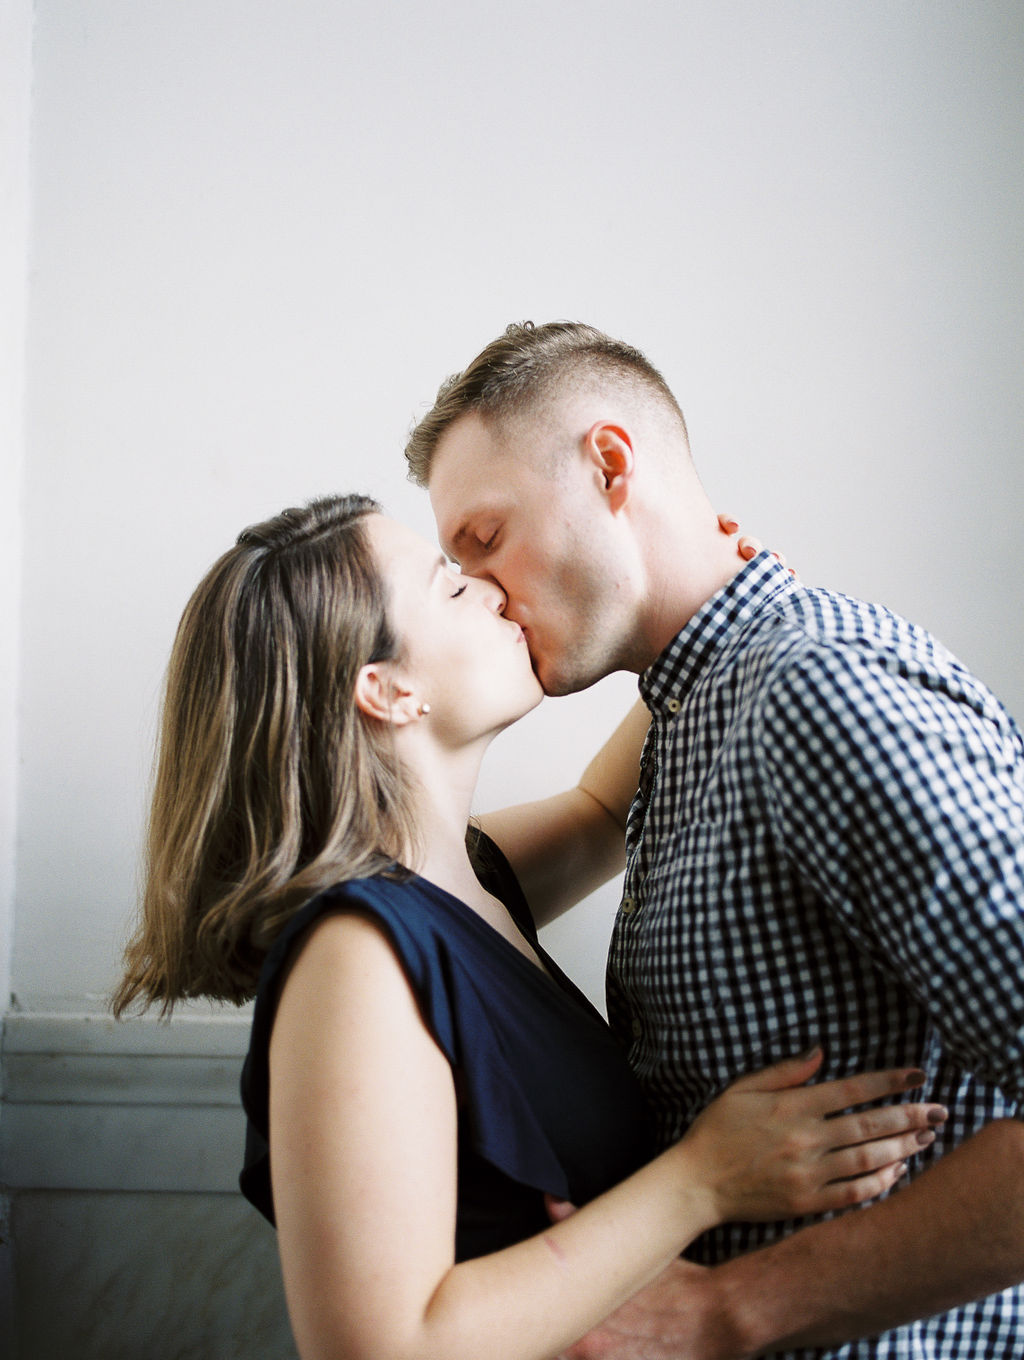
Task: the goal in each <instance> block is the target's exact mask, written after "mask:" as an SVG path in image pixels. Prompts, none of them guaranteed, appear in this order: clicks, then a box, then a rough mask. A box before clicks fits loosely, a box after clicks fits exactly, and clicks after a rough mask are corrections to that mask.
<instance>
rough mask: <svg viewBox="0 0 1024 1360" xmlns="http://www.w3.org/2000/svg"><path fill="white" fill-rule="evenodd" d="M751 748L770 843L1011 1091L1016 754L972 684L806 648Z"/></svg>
mask: <svg viewBox="0 0 1024 1360" xmlns="http://www.w3.org/2000/svg"><path fill="white" fill-rule="evenodd" d="M761 716H762V719H763V721H762V722H761V723H759V724H758V725H757V731H758V734H759V736H758V745H759V749H758V751H757V755H756V759H757V761H758V766H759V771H760V775H761V778H762V782H763V793H764V796H765V800H766V805H767V813H768V816H769V819H770V821H771V823H772V826H773V831H774V834H775V835H776V837H777V839H778V840H779V842H780V845H781V850H782V853H783V854H784V855H785V857H786V858H787V859H788V860H789V861H790V862H791V863H792V864H793V865H794V866H795V868H796V870H797V872H798V873H799V875H800V876H801V877H802V878H803V879H804V880H805V881H807V882H808V883H809V884H810V886H811V887H812V888H813V889H814V891H815V892H816V893H817V894H818V895H819V896H820V898H821V899H822V900H823V901H824V903H825V904H826V906H827V907H828V909H829V910H830V911H831V912H832V913H833V915H834V916H835V917H836V918H837V919H838V920H839V921H840V923H841V925H842V926H843V928H844V929H845V930H846V931H847V932H848V933H849V934H850V935H851V936H852V937H853V938H854V939H855V940H856V941H857V943H858V944H859V945H861V946H862V947H863V948H865V949H866V950H867V951H868V952H869V953H870V954H871V955H872V957H873V958H874V959H875V960H876V961H877V962H878V963H879V964H880V965H881V966H882V967H884V968H888V969H889V970H891V971H894V972H896V973H897V974H898V975H899V976H900V978H901V980H902V981H903V983H904V985H906V986H907V987H908V988H909V989H910V990H911V992H912V993H913V994H914V995H915V996H916V997H917V999H918V1000H919V1001H920V1002H921V1003H922V1004H923V1005H924V1006H925V1007H926V1009H927V1010H928V1012H929V1014H930V1015H931V1016H932V1019H933V1021H934V1023H935V1025H936V1026H937V1028H938V1030H939V1032H940V1033H941V1034H942V1036H943V1039H944V1041H945V1043H946V1044H947V1046H948V1048H949V1050H950V1051H951V1052H952V1053H954V1054H955V1055H956V1056H957V1057H958V1059H959V1060H960V1061H962V1062H963V1063H964V1064H965V1065H966V1066H967V1067H968V1068H969V1069H970V1070H972V1071H974V1072H975V1073H976V1074H977V1075H978V1076H980V1077H982V1078H983V1079H985V1080H989V1081H993V1082H995V1083H996V1084H998V1085H999V1086H1000V1087H1001V1089H1002V1090H1003V1091H1004V1093H1005V1094H1006V1095H1008V1096H1009V1097H1011V1098H1017V1097H1020V1096H1021V1094H1024V986H1022V982H1024V751H1022V742H1021V736H1020V732H1019V730H1018V729H1017V727H1016V726H1015V724H1014V723H1013V722H1012V720H1011V719H1010V718H1009V716H1008V715H1007V714H1006V713H1005V711H1004V710H1003V709H1002V708H1001V706H1000V705H999V704H998V703H997V701H995V699H994V698H993V697H992V696H991V695H990V694H988V692H987V691H985V690H984V689H983V687H981V686H977V687H976V688H975V689H973V690H971V689H970V688H969V687H967V686H963V685H957V686H953V687H952V688H951V691H950V692H946V691H944V690H943V689H942V688H941V687H939V686H938V685H937V683H936V682H935V679H934V677H922V676H918V675H914V674H911V673H907V672H906V671H901V670H900V669H899V668H898V667H897V666H896V665H895V664H894V665H893V666H892V667H891V668H890V666H889V665H887V664H886V663H885V662H883V661H882V659H881V658H879V657H878V656H877V655H872V654H871V653H868V652H865V653H862V652H861V651H860V650H859V649H857V648H829V647H826V646H821V645H811V646H808V647H806V648H804V649H802V650H801V651H800V652H799V653H798V654H797V655H796V656H795V657H794V658H792V659H790V660H789V661H788V662H787V664H786V665H785V667H784V668H783V670H782V673H781V674H780V676H779V677H778V683H776V684H773V685H772V686H770V688H769V691H768V694H767V697H766V699H765V702H764V708H763V712H762V715H761Z"/></svg>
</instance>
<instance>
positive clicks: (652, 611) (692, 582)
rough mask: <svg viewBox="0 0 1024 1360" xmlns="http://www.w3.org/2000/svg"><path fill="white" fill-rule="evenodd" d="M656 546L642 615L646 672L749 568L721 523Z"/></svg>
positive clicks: (663, 536)
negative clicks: (714, 596) (715, 597)
mask: <svg viewBox="0 0 1024 1360" xmlns="http://www.w3.org/2000/svg"><path fill="white" fill-rule="evenodd" d="M652 541H653V542H654V544H655V547H654V549H653V551H652V552H651V554H650V558H649V565H648V590H647V594H646V598H645V601H644V604H643V606H642V610H641V612H642V616H643V623H642V628H641V633H640V636H641V650H640V660H641V661H642V664H641V665H639V666H638V669H639V670H641V671H643V670H646V669H647V668H648V666H651V665H653V663H654V662H655V661H656V660H657V658H658V657H659V656H660V655H661V653H662V652H663V651H664V650H665V648H666V647H667V646H668V645H669V643H670V642H671V641H672V640H673V638H675V637H677V636H678V634H679V633H680V632H682V630H683V629H684V628H685V627H686V625H687V624H688V623H689V622H690V620H691V619H692V618H693V616H694V615H695V614H697V613H698V612H699V611H700V610H701V609H702V608H703V607H704V605H705V604H707V602H708V600H710V599H711V597H712V596H713V595H717V594H718V592H719V591H720V590H721V589H723V587H725V586H727V585H728V584H729V582H730V581H731V580H732V579H733V577H734V576H736V574H737V573H738V572H740V571H742V570H743V568H744V566H745V565H746V563H745V562H744V561H743V559H742V558H741V557H740V556H739V555H738V553H737V552H736V544H735V540H734V539H732V538H728V537H726V536H725V535H724V534H723V533H722V532H721V530H720V529H719V527H718V522H717V520H715V521H714V525H713V527H710V526H707V525H705V524H704V523H703V522H702V521H701V522H700V523H698V524H697V525H696V526H695V528H694V531H693V532H692V533H691V534H685V533H684V534H672V533H669V532H666V531H665V530H664V529H662V531H661V533H660V534H659V535H658V536H657V537H656V538H654V539H653V540H652Z"/></svg>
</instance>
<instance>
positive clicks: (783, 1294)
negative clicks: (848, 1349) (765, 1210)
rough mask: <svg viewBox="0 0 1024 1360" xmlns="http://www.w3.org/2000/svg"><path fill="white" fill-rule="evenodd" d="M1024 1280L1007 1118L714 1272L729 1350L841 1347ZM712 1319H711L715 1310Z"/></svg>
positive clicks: (1019, 1154)
mask: <svg viewBox="0 0 1024 1360" xmlns="http://www.w3.org/2000/svg"><path fill="white" fill-rule="evenodd" d="M1021 1280H1024V1123H1020V1122H1018V1121H1015V1120H1000V1121H997V1122H996V1123H993V1124H990V1125H988V1126H987V1127H986V1128H985V1129H983V1130H982V1131H981V1132H980V1133H978V1134H976V1135H975V1136H974V1137H973V1138H971V1139H969V1140H968V1142H966V1143H964V1144H963V1145H962V1146H961V1147H959V1148H957V1149H956V1150H955V1151H954V1152H951V1153H948V1154H947V1155H946V1156H944V1157H943V1158H942V1159H941V1160H940V1161H939V1162H937V1163H936V1165H935V1166H934V1167H932V1168H931V1169H930V1170H929V1171H927V1172H926V1173H925V1174H924V1175H922V1176H921V1177H920V1178H919V1179H918V1180H917V1181H915V1182H914V1183H913V1184H912V1185H909V1186H907V1188H906V1189H904V1190H901V1191H900V1192H899V1193H898V1194H895V1195H892V1196H891V1197H890V1198H889V1199H887V1200H885V1201H884V1202H883V1203H881V1204H877V1205H873V1206H872V1207H871V1208H869V1209H866V1210H863V1211H861V1212H854V1213H849V1214H846V1215H844V1216H843V1217H842V1218H839V1219H835V1220H832V1221H830V1222H828V1223H820V1224H816V1225H815V1226H813V1227H811V1228H807V1229H805V1230H804V1231H802V1232H798V1233H794V1234H793V1236H792V1237H789V1238H787V1239H786V1240H785V1241H784V1242H780V1243H777V1244H776V1245H774V1246H771V1247H766V1248H764V1249H763V1250H761V1251H756V1252H752V1253H751V1254H750V1255H749V1256H743V1257H739V1258H738V1259H736V1260H735V1261H730V1262H728V1263H727V1264H726V1265H723V1266H720V1267H718V1268H716V1269H715V1270H712V1271H710V1272H709V1273H708V1276H707V1277H706V1278H705V1281H704V1284H705V1285H706V1287H707V1288H708V1289H709V1290H710V1296H706V1298H705V1302H706V1303H707V1305H708V1308H709V1309H710V1316H711V1317H714V1316H715V1315H718V1317H719V1321H720V1323H721V1324H722V1325H721V1327H720V1328H718V1327H715V1326H714V1325H712V1330H713V1331H716V1332H718V1334H719V1335H720V1336H721V1337H728V1338H730V1340H729V1341H728V1343H726V1344H727V1347H728V1349H722V1350H721V1351H720V1352H719V1354H720V1355H721V1356H722V1357H723V1360H725V1357H726V1356H727V1355H731V1356H734V1357H736V1360H739V1357H740V1356H755V1355H759V1354H761V1353H762V1352H763V1351H766V1350H776V1349H785V1348H789V1347H800V1346H838V1345H841V1344H843V1343H844V1342H846V1341H851V1340H854V1339H855V1338H857V1337H863V1336H874V1335H875V1334H877V1333H878V1332H883V1331H888V1330H889V1329H890V1328H892V1327H897V1326H900V1325H901V1324H903V1323H907V1322H911V1321H914V1320H915V1319H917V1318H922V1317H930V1316H932V1315H933V1314H935V1313H943V1312H946V1311H948V1310H949V1309H950V1308H954V1307H957V1306H958V1305H960V1304H962V1303H967V1302H969V1301H970V1300H972V1299H977V1298H982V1297H984V1296H985V1295H987V1294H992V1293H995V1292H997V1291H998V1290H1001V1289H1006V1288H1008V1287H1009V1286H1010V1285H1013V1284H1017V1283H1019V1282H1020V1281H1021ZM702 1311H703V1312H705V1316H706V1317H707V1316H709V1314H708V1312H707V1311H706V1310H704V1309H702Z"/></svg>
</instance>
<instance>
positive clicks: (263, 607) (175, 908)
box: [112, 496, 415, 1016]
mask: <svg viewBox="0 0 1024 1360" xmlns="http://www.w3.org/2000/svg"><path fill="white" fill-rule="evenodd" d="M379 510H380V507H379V506H378V505H377V503H376V502H375V501H372V500H370V499H369V498H368V497H366V496H339V497H327V498H324V499H321V500H317V501H313V502H311V503H310V504H309V505H308V506H307V507H305V508H304V509H294V510H285V511H284V512H283V513H282V514H280V515H278V516H277V517H276V518H274V519H271V520H267V521H266V522H265V523H263V524H257V525H254V526H253V527H252V528H249V529H246V530H244V531H243V532H242V533H241V534H240V535H239V537H238V541H237V543H236V545H235V547H233V548H232V549H231V550H230V551H229V552H226V553H225V554H224V555H223V557H221V558H220V559H219V560H218V561H217V562H216V563H215V564H214V566H213V567H212V568H211V569H210V571H209V572H208V573H207V575H206V576H205V577H204V579H203V581H202V582H201V583H200V585H199V587H198V588H197V589H196V591H195V593H194V594H193V596H192V598H191V600H190V601H189V603H188V605H187V606H186V608H185V612H184V615H183V616H182V620H181V623H180V625H179V627H178V633H177V637H176V638H175V642H174V647H173V650H172V653H171V659H170V663H169V665H168V671H167V681H166V689H165V693H164V702H163V716H162V724H161V731H160V740H159V748H158V757H157V767H156V775H155V782H154V788H153V797H152V805H151V809H150V817H149V830H148V838H147V846H146V880H145V889H144V894H143V900H142V908H141V921H140V924H139V927H138V930H137V932H136V934H135V936H134V938H133V939H132V940H131V941H130V943H129V945H128V947H127V949H126V951H125V975H124V977H123V979H122V981H121V983H120V985H119V986H118V988H117V991H116V992H115V994H114V996H113V998H112V1007H113V1010H114V1014H115V1015H118V1016H120V1015H121V1014H122V1013H123V1012H124V1011H125V1009H126V1008H127V1007H129V1006H131V1005H132V1003H133V1002H136V1001H140V1000H141V1001H142V1003H143V1005H144V1006H148V1005H150V1004H153V1003H159V1004H160V1005H161V1008H162V1010H163V1012H164V1013H168V1012H169V1011H170V1010H171V1009H172V1007H173V1005H174V1003H175V1002H176V1001H181V1000H184V999H185V998H188V997H199V996H206V997H211V998H214V999H217V1000H224V1001H232V1002H236V1003H241V1002H243V1001H246V1000H248V999H249V998H250V997H252V996H253V995H254V993H255V990H256V983H257V981H258V978H259V972H260V968H261V966H262V963H263V959H264V958H265V956H266V953H267V950H268V949H269V947H270V945H271V943H272V942H273V940H274V938H275V937H276V935H277V934H278V932H279V931H280V929H281V927H282V926H283V925H284V923H285V922H286V921H287V920H288V918H289V916H290V915H291V914H292V913H293V912H294V911H295V910H296V909H297V908H298V907H299V906H300V905H301V904H302V903H303V902H305V901H306V900H308V899H309V898H310V897H312V896H313V895H315V894H316V893H317V892H318V891H320V890H321V889H323V888H324V887H327V886H328V885H329V884H331V883H336V882H340V881H342V880H346V879H351V878H357V877H362V876H364V875H366V874H370V873H374V872H379V871H381V870H382V869H386V868H387V867H388V866H389V865H391V864H392V863H393V862H394V861H395V860H396V859H398V858H400V857H401V856H403V855H406V854H411V853H413V851H414V848H415V844H414V842H415V831H414V824H413V814H412V806H411V797H410V788H409V786H408V784H407V782H406V781H405V780H404V779H403V777H402V771H401V768H400V765H399V762H398V760H397V757H396V755H395V751H394V747H393V743H392V741H391V732H390V728H389V727H388V726H387V725H386V724H382V723H379V722H374V721H373V720H372V719H369V718H366V717H365V716H364V715H363V714H362V713H361V712H360V711H359V710H358V709H357V707H356V705H355V702H354V688H355V682H356V677H357V675H358V673H359V670H360V667H362V666H364V665H365V664H366V663H367V662H369V661H384V660H390V659H392V658H394V657H396V656H397V654H398V651H399V641H398V639H397V638H396V636H395V635H394V633H393V630H392V628H391V624H390V622H389V619H388V611H387V592H386V588H385V584H384V582H383V580H382V579H381V576H380V573H379V571H378V567H377V563H376V561H375V558H374V555H373V552H372V550H371V547H370V544H369V542H368V538H367V535H366V532H365V524H364V521H365V518H366V516H367V515H370V514H374V513H378V512H379Z"/></svg>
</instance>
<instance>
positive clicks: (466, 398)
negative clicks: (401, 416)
mask: <svg viewBox="0 0 1024 1360" xmlns="http://www.w3.org/2000/svg"><path fill="white" fill-rule="evenodd" d="M598 384H606V385H608V386H613V387H616V388H618V389H619V390H622V389H624V388H625V389H627V390H628V391H630V392H631V394H632V395H634V396H636V397H640V398H643V399H646V400H647V401H650V400H652V399H653V400H654V401H655V402H656V404H657V405H658V406H659V407H660V408H661V409H662V410H665V411H668V412H669V413H671V415H672V417H673V418H674V420H676V421H678V424H679V426H680V430H681V434H682V437H683V440H684V442H685V441H686V422H685V420H684V419H683V413H682V411H681V410H680V408H679V403H678V402H677V401H676V399H675V397H674V396H673V395H672V392H671V390H670V388H669V386H668V383H666V381H665V379H664V378H663V377H662V376H661V374H660V373H659V372H658V370H657V369H656V368H655V367H654V365H653V364H652V363H651V362H650V361H649V360H648V359H647V358H646V357H645V356H644V355H643V354H641V352H640V351H639V350H638V349H634V348H633V346H632V345H627V344H624V343H623V342H622V341H621V340H613V339H612V338H611V336H608V335H605V334H604V333H603V332H602V331H599V330H596V329H595V328H594V327H593V326H586V325H584V324H583V323H582V322H578V321H550V322H548V323H547V324H545V325H543V326H535V325H534V324H533V322H532V321H523V322H518V323H516V324H514V325H511V326H509V327H508V329H507V330H506V331H505V333H504V334H503V335H500V336H499V337H498V339H497V340H492V341H491V343H490V344H489V345H488V346H487V347H486V349H483V350H481V352H480V353H479V354H478V355H477V356H476V358H475V359H474V360H473V362H472V363H471V364H470V365H469V367H468V368H465V369H464V370H463V371H462V372H461V373H455V374H453V375H452V376H451V377H450V378H448V379H446V381H445V382H443V383H442V384H441V387H440V388H439V389H438V393H437V400H436V401H435V402H434V405H433V406H432V407H431V409H430V410H429V411H428V412H427V414H426V415H425V416H424V417H423V419H422V420H421V421H419V423H418V424H417V425H416V426H415V427H414V428H413V431H412V433H411V434H410V436H409V442H408V443H407V444H406V446H405V457H406V462H407V463H408V465H409V480H410V481H411V482H415V483H416V484H417V486H426V485H427V484H428V482H429V481H430V468H431V463H432V462H433V458H434V453H435V451H436V449H437V445H438V443H439V441H440V440H441V438H442V436H443V435H444V434H445V432H446V431H447V430H448V429H449V427H450V426H451V425H452V424H454V422H455V421H456V420H458V419H459V418H460V417H461V416H464V415H470V414H474V415H479V416H481V417H482V418H483V419H484V420H485V421H487V422H488V423H495V424H497V423H499V422H502V421H505V420H509V419H512V418H514V417H522V416H526V415H536V414H537V413H538V412H539V411H540V410H541V409H542V408H543V407H544V406H545V405H546V404H547V403H549V402H552V401H553V400H555V399H556V398H557V397H559V396H561V395H562V394H563V393H564V392H566V391H570V390H572V389H573V388H578V387H583V386H592V385H598Z"/></svg>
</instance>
